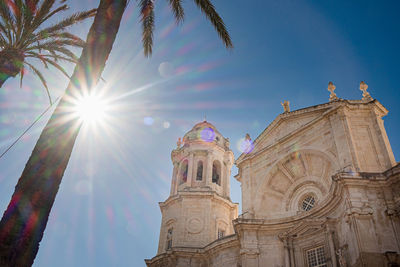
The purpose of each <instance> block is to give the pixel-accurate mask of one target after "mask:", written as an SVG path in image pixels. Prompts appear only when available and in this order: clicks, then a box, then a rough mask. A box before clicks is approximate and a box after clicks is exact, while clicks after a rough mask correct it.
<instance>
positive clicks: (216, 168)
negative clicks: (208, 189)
mask: <svg viewBox="0 0 400 267" xmlns="http://www.w3.org/2000/svg"><path fill="white" fill-rule="evenodd" d="M212 182H213V183H215V184H217V185H221V164H220V163H219V161H214V162H213V168H212Z"/></svg>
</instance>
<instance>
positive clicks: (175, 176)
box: [169, 162, 179, 196]
mask: <svg viewBox="0 0 400 267" xmlns="http://www.w3.org/2000/svg"><path fill="white" fill-rule="evenodd" d="M178 166H179V164H178V162H174V169H173V171H172V179H171V191H170V193H169V194H170V195H171V196H172V195H175V194H176V193H177V189H176V188H177V185H178V169H179V168H178Z"/></svg>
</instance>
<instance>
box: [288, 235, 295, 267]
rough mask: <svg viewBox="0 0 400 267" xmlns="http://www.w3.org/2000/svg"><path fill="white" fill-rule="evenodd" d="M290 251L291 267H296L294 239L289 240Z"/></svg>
mask: <svg viewBox="0 0 400 267" xmlns="http://www.w3.org/2000/svg"><path fill="white" fill-rule="evenodd" d="M289 251H290V266H291V267H296V260H295V257H294V245H293V239H291V238H290V239H289Z"/></svg>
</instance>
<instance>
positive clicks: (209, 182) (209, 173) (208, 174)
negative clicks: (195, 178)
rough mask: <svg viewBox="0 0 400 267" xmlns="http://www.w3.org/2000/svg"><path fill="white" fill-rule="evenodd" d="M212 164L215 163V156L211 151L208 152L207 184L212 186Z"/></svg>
mask: <svg viewBox="0 0 400 267" xmlns="http://www.w3.org/2000/svg"><path fill="white" fill-rule="evenodd" d="M212 164H213V156H212V153H211V152H207V165H206V166H207V167H206V168H207V170H206V177H205V179H206V186H210V187H211V179H212Z"/></svg>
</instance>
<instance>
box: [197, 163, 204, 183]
mask: <svg viewBox="0 0 400 267" xmlns="http://www.w3.org/2000/svg"><path fill="white" fill-rule="evenodd" d="M201 180H203V162H202V161H201V160H200V161H199V162H198V163H197V173H196V181H201Z"/></svg>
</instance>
